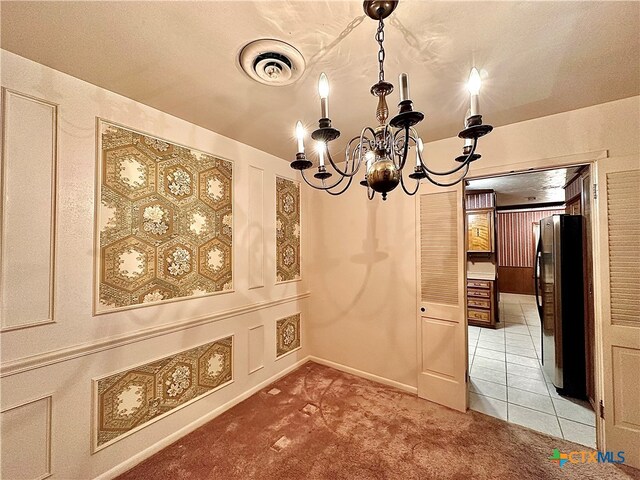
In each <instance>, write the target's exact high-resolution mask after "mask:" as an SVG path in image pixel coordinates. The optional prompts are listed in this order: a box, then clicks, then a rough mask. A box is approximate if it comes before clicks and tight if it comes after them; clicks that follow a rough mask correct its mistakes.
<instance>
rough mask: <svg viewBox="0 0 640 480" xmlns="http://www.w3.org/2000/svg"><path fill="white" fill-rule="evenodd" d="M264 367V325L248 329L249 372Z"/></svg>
mask: <svg viewBox="0 0 640 480" xmlns="http://www.w3.org/2000/svg"><path fill="white" fill-rule="evenodd" d="M261 368H264V325H256V326H255V327H251V328H250V329H249V373H254V372H257V371H258V370H260V369H261Z"/></svg>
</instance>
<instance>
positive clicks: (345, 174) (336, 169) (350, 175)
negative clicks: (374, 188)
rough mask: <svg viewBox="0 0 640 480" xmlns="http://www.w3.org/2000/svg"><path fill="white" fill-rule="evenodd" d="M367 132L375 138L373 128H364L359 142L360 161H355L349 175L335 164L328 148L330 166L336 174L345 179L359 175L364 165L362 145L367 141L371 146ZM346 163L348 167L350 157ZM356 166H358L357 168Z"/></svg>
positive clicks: (347, 156)
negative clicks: (366, 135)
mask: <svg viewBox="0 0 640 480" xmlns="http://www.w3.org/2000/svg"><path fill="white" fill-rule="evenodd" d="M367 131H370V132H371V133H372V134H373V135H374V138H375V132H374V131H373V129H372V128H371V127H364V128H363V129H362V132H360V142H359V145H360V148H359V150H360V153H359V155H358V161H357V162H356V161H355V158H354V159H353V167H352V168H351V173H347V172H346V171H344V172H343V171H342V170H341V169H340V168H339V167H338V166H337V165H336V164H335V162H334V161H333V157H332V156H331V153H330V152H329V147H328V146H327V149H326V151H327V158H328V159H329V163H330V164H331V166H332V167H333V168H334V170H335V171H336V172H338V173H339V174H340V175H342V176H343V177H353V176H354V175H355V174H356V173H358V171H359V170H360V165H361V164H362V144H363V143H364V141H365V140H366V142H367V143H368V144H369V145H370V144H371V140H370V139H368V138H367V137H365V133H366V132H367ZM355 138H358V137H354V139H355ZM354 139H352V140H351V141H350V142H349V144H350V143H351V142H353V140H354ZM347 148H348V147H347ZM345 162H346V163H347V166H348V163H349V155H346V159H345ZM356 165H357V166H356ZM330 188H333V187H330Z"/></svg>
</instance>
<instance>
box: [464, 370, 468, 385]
mask: <svg viewBox="0 0 640 480" xmlns="http://www.w3.org/2000/svg"><path fill="white" fill-rule="evenodd" d="M464 382H465V383H469V370H467V371H465V372H464Z"/></svg>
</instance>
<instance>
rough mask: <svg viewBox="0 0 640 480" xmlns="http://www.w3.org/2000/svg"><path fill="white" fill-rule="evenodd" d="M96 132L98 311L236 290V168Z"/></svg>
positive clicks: (117, 133) (104, 128) (129, 133)
mask: <svg viewBox="0 0 640 480" xmlns="http://www.w3.org/2000/svg"><path fill="white" fill-rule="evenodd" d="M98 128H99V138H100V148H99V154H100V159H99V166H98V178H99V183H98V185H99V196H100V198H99V199H98V200H97V205H98V206H99V207H98V209H97V211H96V216H97V219H96V221H97V237H99V238H98V239H97V243H98V245H97V248H98V249H99V252H100V253H99V263H98V265H97V268H96V270H97V272H96V273H97V277H98V278H97V279H96V288H97V292H96V302H95V311H96V313H100V312H104V311H109V310H113V309H118V308H123V307H134V306H142V305H146V304H149V303H157V302H162V301H170V300H175V299H179V298H184V297H191V296H201V295H210V294H213V293H218V292H222V291H225V290H231V289H232V288H233V283H232V276H233V275H232V265H233V263H232V250H233V248H232V246H233V243H232V242H233V214H232V210H233V209H232V194H233V177H232V172H233V167H232V163H231V162H229V161H227V160H223V159H220V158H216V157H215V156H213V155H210V154H208V153H204V152H201V151H198V150H193V149H190V148H187V147H183V146H180V145H176V144H173V143H170V142H168V141H165V140H160V139H157V138H153V137H150V136H147V135H145V134H142V133H139V132H136V131H133V130H129V129H127V128H125V127H121V126H117V125H114V124H111V123H109V122H106V121H102V120H101V121H100V122H99V125H98Z"/></svg>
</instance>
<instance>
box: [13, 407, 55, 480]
mask: <svg viewBox="0 0 640 480" xmlns="http://www.w3.org/2000/svg"><path fill="white" fill-rule="evenodd" d="M51 400H52V397H51V396H46V397H42V398H40V399H37V400H33V401H31V402H27V403H23V404H21V405H16V406H14V407H10V408H8V409H6V410H4V411H2V413H0V431H1V432H2V441H1V442H0V445H1V449H0V459H1V464H0V478H6V479H7V480H22V479H25V480H27V479H28V480H34V479H40V480H41V479H43V478H47V477H49V476H50V475H51Z"/></svg>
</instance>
